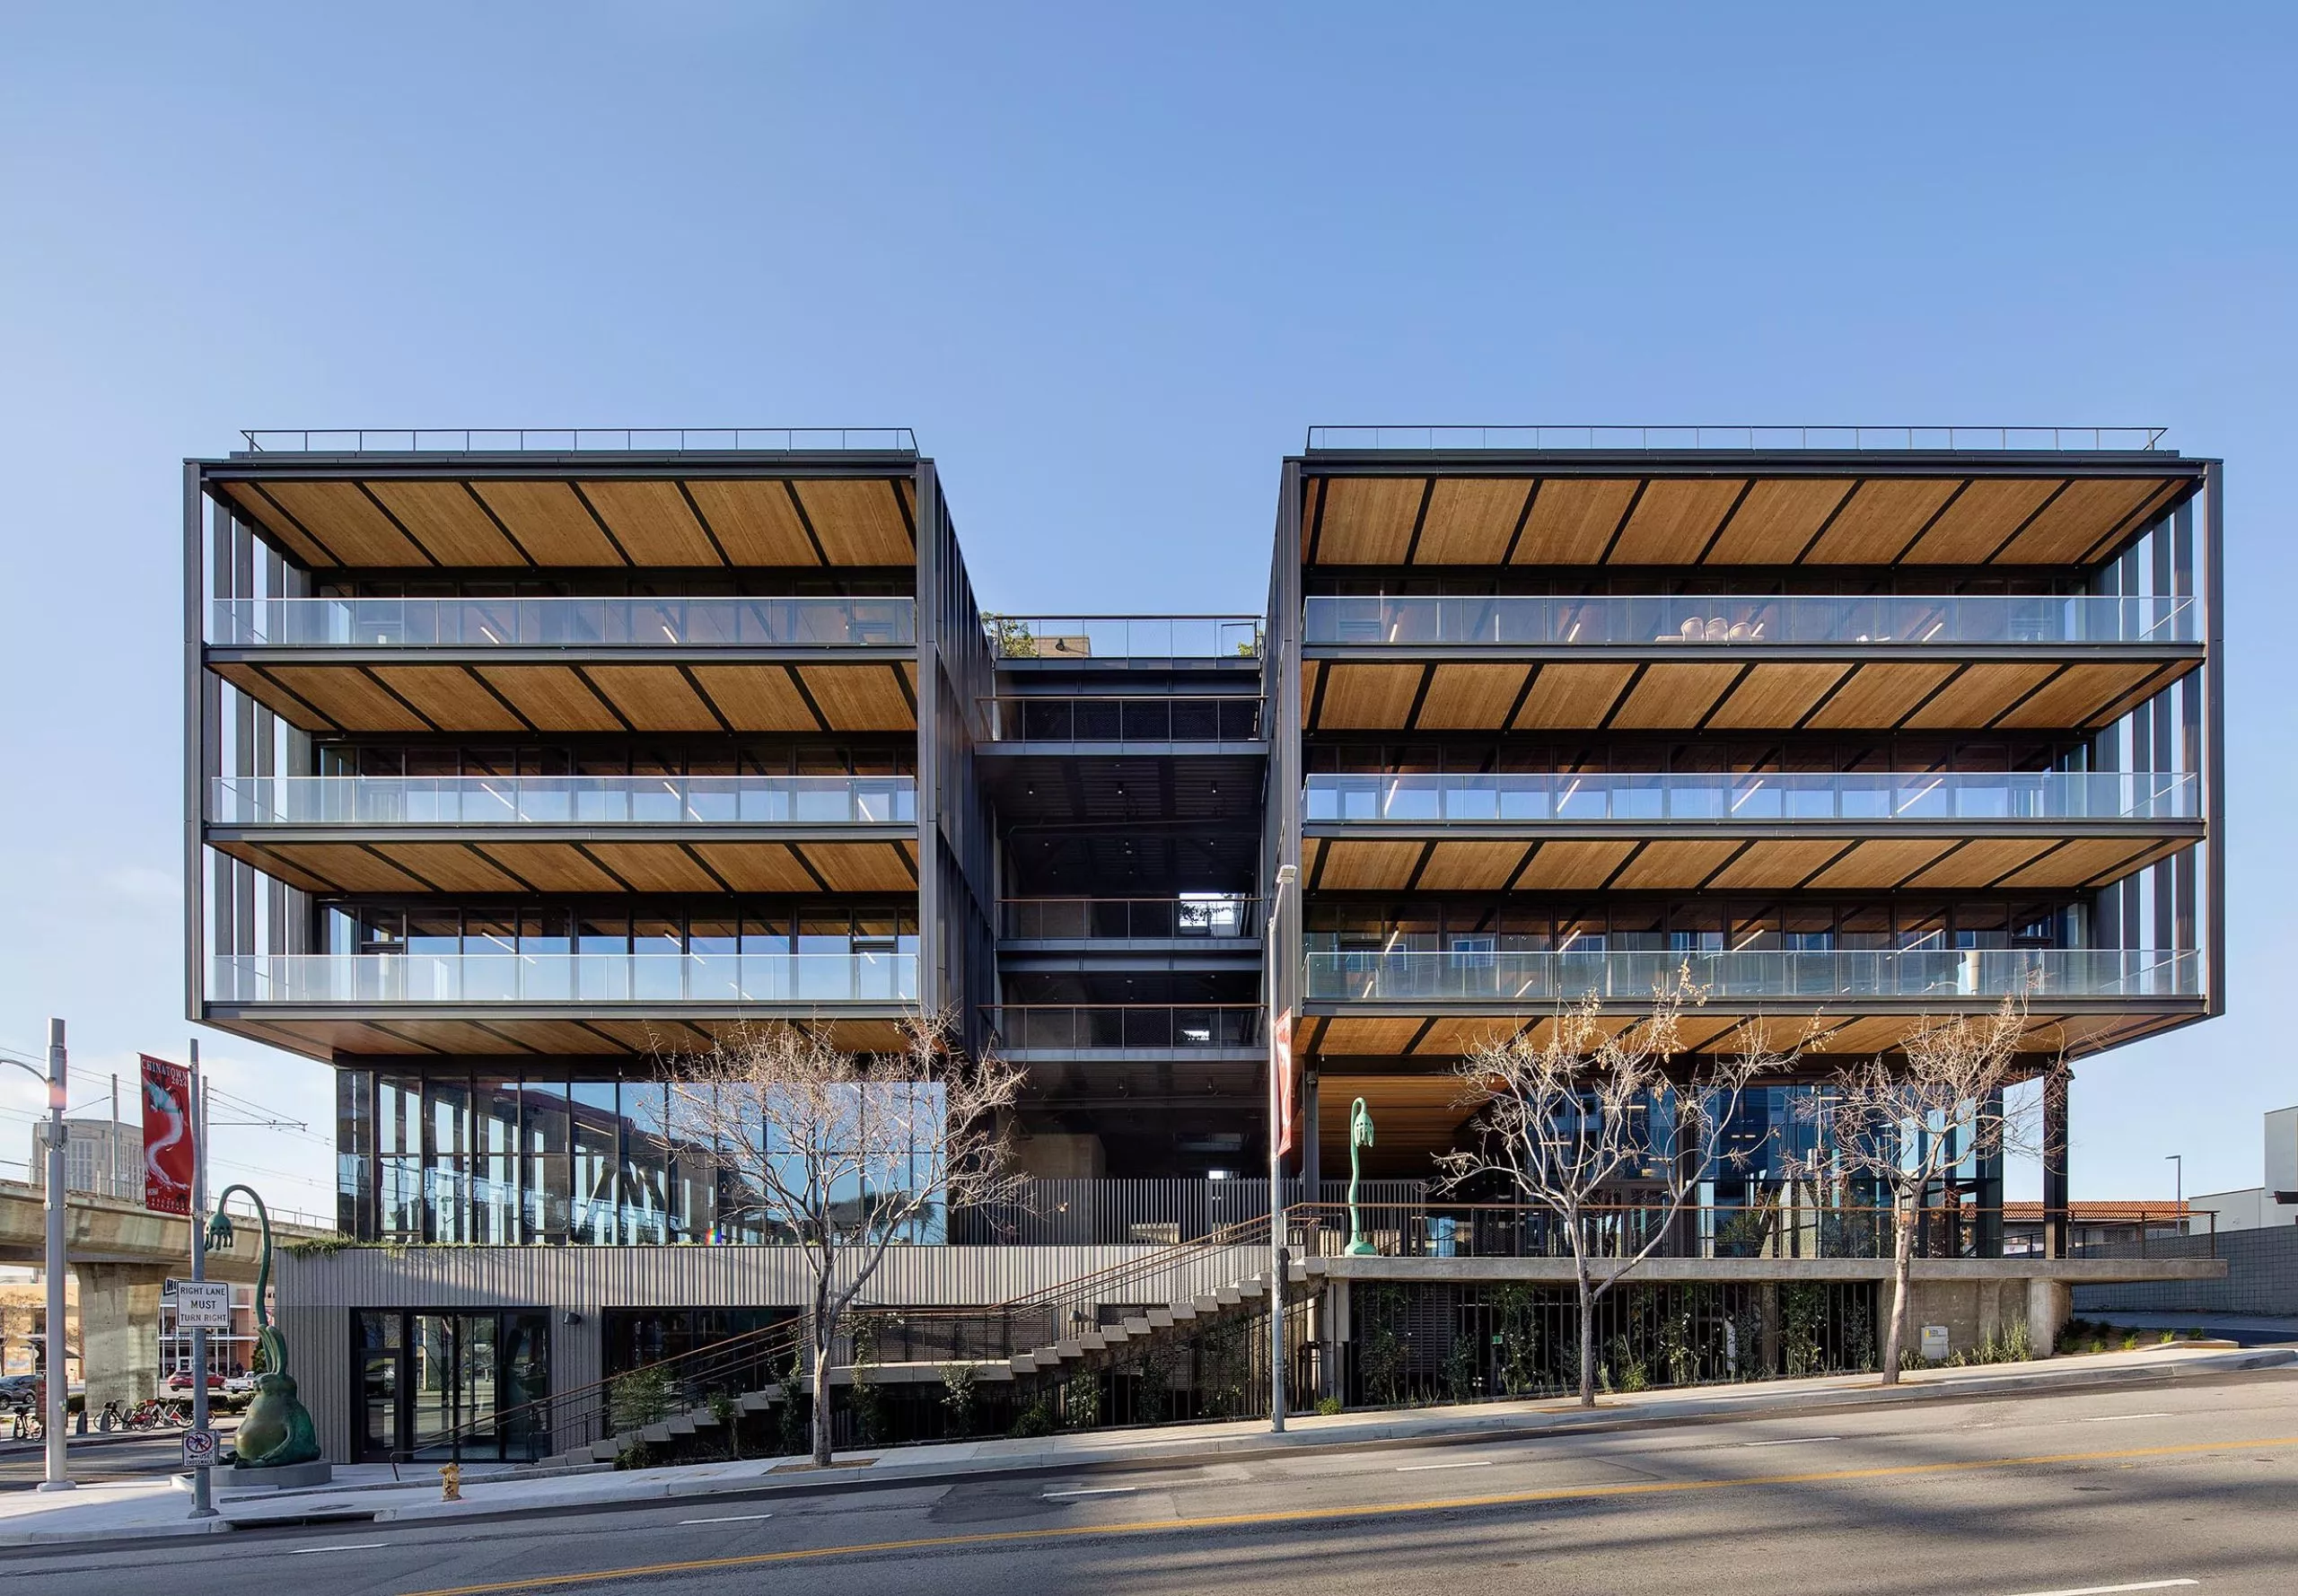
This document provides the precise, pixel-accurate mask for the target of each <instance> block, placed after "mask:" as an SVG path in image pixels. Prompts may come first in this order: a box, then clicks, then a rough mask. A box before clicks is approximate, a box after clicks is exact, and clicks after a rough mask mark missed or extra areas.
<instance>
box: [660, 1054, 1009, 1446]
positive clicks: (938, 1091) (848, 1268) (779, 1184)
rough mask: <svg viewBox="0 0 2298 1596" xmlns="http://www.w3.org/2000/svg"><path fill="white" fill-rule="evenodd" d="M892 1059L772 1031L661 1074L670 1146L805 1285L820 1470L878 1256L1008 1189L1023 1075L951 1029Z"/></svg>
mask: <svg viewBox="0 0 2298 1596" xmlns="http://www.w3.org/2000/svg"><path fill="white" fill-rule="evenodd" d="M903 1029H904V1032H905V1035H906V1038H907V1041H906V1045H905V1046H904V1048H903V1049H902V1051H901V1052H899V1053H896V1054H888V1055H883V1056H871V1055H856V1054H853V1053H848V1052H846V1051H845V1050H844V1049H842V1048H838V1047H837V1046H835V1045H834V1044H833V1043H832V1042H830V1041H829V1039H827V1038H826V1037H824V1036H823V1035H821V1034H820V1033H819V1032H816V1031H813V1030H803V1029H801V1028H799V1027H797V1026H794V1025H784V1024H774V1025H767V1026H761V1027H758V1028H755V1029H751V1030H743V1031H741V1032H737V1033H733V1034H731V1035H729V1036H726V1037H724V1038H722V1039H720V1040H719V1041H718V1042H717V1044H716V1045H715V1046H714V1047H713V1048H711V1049H710V1050H709V1051H708V1052H706V1053H700V1054H691V1055H687V1056H684V1057H679V1058H677V1059H675V1060H673V1061H671V1063H670V1064H669V1065H667V1066H666V1067H665V1069H664V1071H663V1074H664V1079H665V1082H666V1083H667V1085H668V1087H669V1095H670V1105H669V1118H670V1130H671V1136H673V1138H674V1139H676V1140H678V1141H680V1142H683V1143H685V1144H690V1145H695V1146H699V1147H703V1148H707V1149H709V1150H711V1152H712V1153H713V1154H714V1155H715V1157H716V1159H717V1160H718V1162H719V1164H720V1166H721V1167H722V1168H723V1169H724V1170H726V1171H729V1172H730V1173H731V1174H732V1176H733V1178H734V1183H735V1184H737V1185H738V1186H740V1187H741V1188H742V1189H743V1190H744V1191H745V1192H747V1193H748V1194H749V1195H748V1206H749V1207H750V1211H751V1212H752V1213H753V1214H754V1215H756V1216H757V1217H758V1219H759V1221H760V1222H761V1223H763V1225H764V1226H765V1227H766V1228H767V1230H768V1231H769V1232H773V1233H775V1234H776V1235H777V1236H779V1237H782V1238H785V1239H786V1240H788V1241H791V1242H794V1243H795V1244H796V1245H797V1246H798V1247H800V1248H801V1249H803V1251H804V1254H805V1258H806V1261H807V1264H808V1266H809V1268H810V1271H811V1277H812V1285H811V1297H812V1311H811V1315H810V1318H811V1323H810V1325H809V1330H810V1333H811V1342H812V1351H813V1357H812V1363H813V1399H814V1424H813V1432H814V1434H813V1440H814V1461H815V1462H816V1463H817V1464H823V1465H827V1464H828V1463H829V1460H830V1405H829V1370H830V1359H831V1356H832V1347H833V1346H834V1345H835V1341H836V1337H837V1334H838V1323H839V1320H840V1319H841V1317H842V1316H843V1315H844V1314H845V1312H846V1310H847V1308H849V1307H850V1306H851V1305H852V1304H853V1302H854V1301H855V1297H856V1296H858V1295H859V1294H860V1293H861V1291H862V1288H863V1286H864V1285H867V1284H868V1282H869V1280H870V1277H871V1276H873V1274H875V1273H876V1272H877V1268H878V1265H879V1264H880V1263H881V1261H883V1259H884V1258H885V1256H886V1250H887V1249H888V1248H890V1247H891V1246H893V1245H894V1244H895V1242H896V1241H899V1240H901V1239H902V1238H903V1237H905V1236H907V1235H910V1234H913V1233H915V1232H916V1231H917V1229H918V1228H919V1227H920V1226H921V1225H922V1224H923V1223H925V1222H927V1221H928V1220H930V1219H931V1217H932V1215H933V1214H934V1210H935V1209H936V1208H938V1207H943V1206H948V1207H952V1208H955V1207H964V1206H972V1205H976V1204H980V1203H987V1202H992V1201H996V1200H998V1199H1000V1198H1002V1197H1008V1196H1010V1195H1012V1193H1013V1188H1014V1187H1015V1185H1016V1184H1017V1182H1016V1179H1015V1178H1014V1177H1013V1175H1012V1174H1011V1173H1010V1172H1009V1160H1008V1156H1007V1151H1006V1146H1005V1143H1004V1137H1003V1136H1002V1134H1001V1133H1000V1131H999V1128H998V1121H999V1119H1000V1118H1001V1117H1002V1116H1003V1115H1004V1110H1006V1109H1010V1108H1011V1107H1012V1106H1013V1100H1014V1096H1015V1094H1016V1092H1018V1090H1019V1088H1020V1086H1021V1083H1022V1073H1021V1072H1020V1071H1019V1070H1018V1069H1015V1068H1013V1066H1011V1065H1007V1064H1006V1063H1004V1061H1003V1060H1002V1059H999V1058H997V1057H994V1056H987V1055H986V1056H984V1057H980V1058H977V1059H969V1058H967V1057H965V1056H964V1055H963V1054H961V1053H960V1052H958V1051H957V1050H956V1049H954V1048H952V1046H951V1042H950V1038H951V1032H952V1029H953V1022H952V1020H951V1018H950V1016H948V1015H947V1014H919V1015H915V1016H913V1017H912V1018H911V1019H910V1020H909V1021H908V1022H906V1023H905V1025H904V1028H903Z"/></svg>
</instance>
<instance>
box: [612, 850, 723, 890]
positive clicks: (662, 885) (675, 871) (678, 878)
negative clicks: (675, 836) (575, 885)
mask: <svg viewBox="0 0 2298 1596" xmlns="http://www.w3.org/2000/svg"><path fill="white" fill-rule="evenodd" d="M584 846H586V847H587V848H588V850H589V852H590V854H591V856H592V858H594V859H596V860H598V862H599V863H600V864H603V865H605V866H606V867H607V868H608V869H609V870H610V871H612V872H613V873H615V874H616V875H618V876H619V877H621V878H622V879H623V880H624V881H628V882H629V883H630V884H631V886H632V888H633V889H635V890H637V891H640V892H716V891H720V890H723V889H721V888H720V887H719V885H718V883H717V882H716V881H713V880H711V879H710V873H709V872H708V871H706V870H705V869H703V868H702V866H701V865H700V864H697V863H696V861H695V860H694V859H693V857H692V856H690V855H689V854H688V853H687V852H686V850H685V849H683V848H680V847H678V846H664V845H662V844H661V843H641V842H593V843H589V844H586V845H584Z"/></svg>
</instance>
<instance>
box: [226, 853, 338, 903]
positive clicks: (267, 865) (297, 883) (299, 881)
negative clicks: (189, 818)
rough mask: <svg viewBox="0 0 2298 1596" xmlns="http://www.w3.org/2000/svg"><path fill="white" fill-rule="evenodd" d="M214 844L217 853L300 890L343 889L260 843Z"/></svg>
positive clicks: (331, 890)
mask: <svg viewBox="0 0 2298 1596" xmlns="http://www.w3.org/2000/svg"><path fill="white" fill-rule="evenodd" d="M212 846H214V847H215V851H216V852H217V853H219V854H229V855H231V856H232V858H234V859H237V860H239V861H240V862H241V864H248V865H252V866H253V867H254V868H256V869H257V870H259V871H261V872H262V873H264V874H266V875H268V876H270V877H271V878H272V879H273V880H275V881H285V882H286V883H287V884H288V885H289V886H291V887H294V889H296V890H298V891H302V892H339V891H341V890H343V889H342V888H341V887H340V886H338V884H337V883H336V882H334V881H329V880H327V879H325V878H324V877H321V876H318V875H314V874H312V873H311V872H310V871H308V870H305V869H303V868H302V867H301V866H299V865H296V864H291V863H290V862H289V861H287V860H285V859H283V858H281V857H280V856H279V855H277V854H276V853H274V852H273V851H272V850H271V849H270V848H268V847H267V846H263V845H262V844H260V843H252V842H219V843H215V844H214V845H212Z"/></svg>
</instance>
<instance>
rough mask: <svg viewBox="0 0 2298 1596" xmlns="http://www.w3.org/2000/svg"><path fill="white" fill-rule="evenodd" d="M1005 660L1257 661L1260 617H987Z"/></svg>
mask: <svg viewBox="0 0 2298 1596" xmlns="http://www.w3.org/2000/svg"><path fill="white" fill-rule="evenodd" d="M981 622H982V627H983V630H984V631H985V632H986V633H987V635H988V637H989V646H990V651H991V652H992V653H995V654H996V656H997V658H998V660H999V661H1000V662H1010V661H1015V660H1041V661H1045V662H1050V663H1056V664H1074V663H1078V662H1086V661H1092V660H1237V659H1247V660H1250V659H1258V658H1259V656H1260V652H1261V642H1262V636H1261V635H1262V621H1261V618H1260V617H1259V616H1258V615H1076V616H1047V615H984V616H983V617H982V618H981Z"/></svg>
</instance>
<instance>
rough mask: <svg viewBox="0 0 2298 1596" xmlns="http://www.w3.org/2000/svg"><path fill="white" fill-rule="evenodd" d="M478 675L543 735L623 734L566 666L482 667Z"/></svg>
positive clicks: (604, 705) (611, 715)
mask: <svg viewBox="0 0 2298 1596" xmlns="http://www.w3.org/2000/svg"><path fill="white" fill-rule="evenodd" d="M478 673H479V674H480V675H481V676H483V677H485V678H486V679H487V686H489V687H491V688H494V689H495V690H496V692H498V693H500V694H502V695H503V697H505V698H507V699H509V700H510V701H511V702H512V703H513V705H515V706H517V707H518V711H519V713H520V714H521V715H525V716H526V717H527V719H528V720H529V721H531V722H532V723H533V724H534V727H535V729H536V730H537V731H539V732H620V731H623V730H625V729H626V728H625V726H624V725H623V723H622V722H621V721H620V720H619V719H618V718H617V717H616V715H615V713H614V711H613V710H612V709H610V708H609V707H608V706H607V703H606V701H605V700H604V699H603V698H601V697H599V695H598V693H597V692H596V691H594V690H593V689H592V688H589V687H587V686H585V685H584V683H583V679H582V677H580V676H579V675H577V674H576V673H575V672H574V671H572V670H570V669H568V668H567V667H566V666H564V665H481V666H479V667H478Z"/></svg>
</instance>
